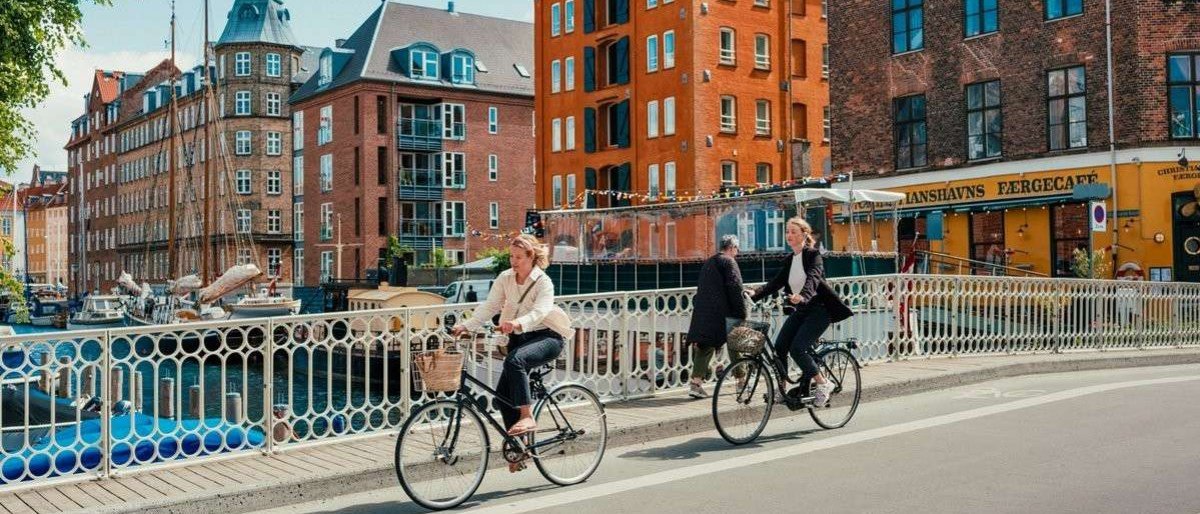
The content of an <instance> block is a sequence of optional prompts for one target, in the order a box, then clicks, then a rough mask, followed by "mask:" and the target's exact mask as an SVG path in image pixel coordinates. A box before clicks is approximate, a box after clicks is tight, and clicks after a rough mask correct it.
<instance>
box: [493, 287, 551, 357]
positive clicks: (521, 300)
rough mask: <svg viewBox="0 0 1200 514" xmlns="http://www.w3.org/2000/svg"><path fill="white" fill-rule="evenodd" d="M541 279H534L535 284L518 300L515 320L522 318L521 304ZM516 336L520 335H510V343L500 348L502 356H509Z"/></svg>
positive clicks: (514, 312) (527, 288) (514, 315)
mask: <svg viewBox="0 0 1200 514" xmlns="http://www.w3.org/2000/svg"><path fill="white" fill-rule="evenodd" d="M541 279H542V277H538V278H535V279H533V282H532V283H530V284H529V287H526V288H525V292H524V293H521V298H519V299H517V310H516V311H513V319H517V318H519V317H520V316H519V314H520V313H521V303H522V302H524V301H525V297H526V296H529V292H530V291H532V290H533V286H536V285H537V283H538V281H539V280H541ZM515 335H518V334H509V335H508V343H507V344H505V345H504V346H502V347H501V348H500V354H501V355H508V347H510V346H512V342H513V336H515Z"/></svg>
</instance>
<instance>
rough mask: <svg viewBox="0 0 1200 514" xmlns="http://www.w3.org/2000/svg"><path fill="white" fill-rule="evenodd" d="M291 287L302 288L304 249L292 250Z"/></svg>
mask: <svg viewBox="0 0 1200 514" xmlns="http://www.w3.org/2000/svg"><path fill="white" fill-rule="evenodd" d="M292 285H293V286H300V287H303V286H304V249H303V248H296V249H295V250H292Z"/></svg>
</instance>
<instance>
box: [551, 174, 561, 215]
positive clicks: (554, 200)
mask: <svg viewBox="0 0 1200 514" xmlns="http://www.w3.org/2000/svg"><path fill="white" fill-rule="evenodd" d="M550 205H551V206H552V207H553V208H555V209H557V208H559V207H561V206H562V175H555V176H553V177H551V178H550Z"/></svg>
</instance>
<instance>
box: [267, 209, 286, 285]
mask: <svg viewBox="0 0 1200 514" xmlns="http://www.w3.org/2000/svg"><path fill="white" fill-rule="evenodd" d="M276 212H278V211H276ZM282 253H283V250H280V249H278V248H267V276H268V277H278V276H279V270H280V269H282V268H283V256H282Z"/></svg>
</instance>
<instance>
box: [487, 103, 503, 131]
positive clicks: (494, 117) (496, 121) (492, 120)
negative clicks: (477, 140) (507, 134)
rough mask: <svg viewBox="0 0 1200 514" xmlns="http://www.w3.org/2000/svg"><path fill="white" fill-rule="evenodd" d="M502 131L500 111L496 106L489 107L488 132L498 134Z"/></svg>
mask: <svg viewBox="0 0 1200 514" xmlns="http://www.w3.org/2000/svg"><path fill="white" fill-rule="evenodd" d="M499 132H500V111H498V110H496V108H495V107H488V134H496V133H499Z"/></svg>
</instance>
